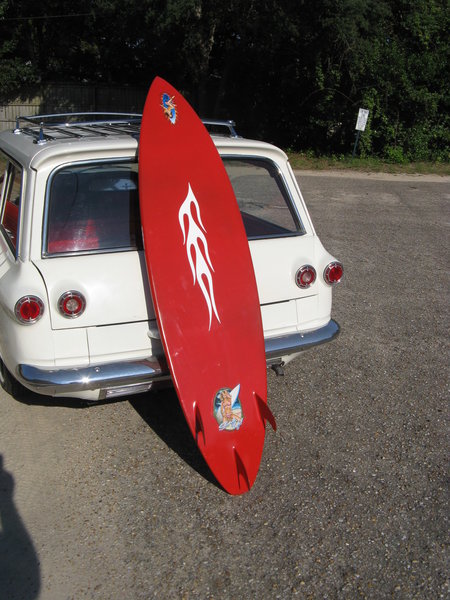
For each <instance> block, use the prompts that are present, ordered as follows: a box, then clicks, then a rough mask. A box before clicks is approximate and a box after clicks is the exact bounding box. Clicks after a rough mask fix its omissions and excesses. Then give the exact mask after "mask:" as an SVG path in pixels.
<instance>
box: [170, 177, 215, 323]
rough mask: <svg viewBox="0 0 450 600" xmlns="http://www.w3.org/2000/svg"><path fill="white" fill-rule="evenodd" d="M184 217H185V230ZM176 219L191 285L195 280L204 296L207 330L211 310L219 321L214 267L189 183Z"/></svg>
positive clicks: (210, 320) (198, 208)
mask: <svg viewBox="0 0 450 600" xmlns="http://www.w3.org/2000/svg"><path fill="white" fill-rule="evenodd" d="M193 206H194V207H195V212H196V213H197V220H198V224H197V222H196V220H195V216H194V214H193V211H192V207H193ZM185 217H187V232H186V222H185ZM178 220H179V222H180V227H181V231H182V232H183V244H184V245H185V246H186V253H187V258H188V261H189V266H190V267H191V271H192V276H193V278H194V283H193V285H195V283H196V282H197V283H198V285H199V286H200V289H201V291H202V293H203V296H204V297H205V301H206V305H207V307H208V312H209V330H211V324H212V316H213V312H214V314H215V316H216V318H217V320H218V321H219V323H220V319H219V315H218V314H217V308H216V301H215V299H214V287H213V279H212V273H211V271H214V268H213V266H212V263H211V259H210V257H209V250H208V243H207V241H206V236H205V233H206V229H205V227H204V225H203V223H202V218H201V215H200V206H199V204H198V202H197V198H196V197H195V195H194V192H193V191H192V189H191V184H190V183H189V184H188V193H187V196H186V198H185V200H184V202H183V204H182V205H181V206H180V210H179V211H178ZM199 241H201V242H202V244H203V250H204V252H203V253H202V249H201V248H200V246H199ZM192 249H194V254H195V265H194V259H193V256H192ZM205 278H206V281H207V282H208V288H209V289H207V287H206V285H205Z"/></svg>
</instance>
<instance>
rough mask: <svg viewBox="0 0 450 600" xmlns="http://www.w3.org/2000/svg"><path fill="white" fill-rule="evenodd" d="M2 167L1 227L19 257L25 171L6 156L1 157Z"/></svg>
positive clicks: (0, 176)
mask: <svg viewBox="0 0 450 600" xmlns="http://www.w3.org/2000/svg"><path fill="white" fill-rule="evenodd" d="M0 165H1V175H0V178H1V185H2V196H1V197H2V203H1V219H0V227H1V230H2V232H3V234H4V235H5V237H6V240H7V242H8V244H9V245H10V247H11V249H12V250H13V252H14V254H15V255H17V238H18V234H19V214H20V201H21V195H22V175H23V170H22V167H20V166H19V165H18V164H16V163H14V162H12V161H10V160H9V159H8V158H7V157H6V156H4V155H0Z"/></svg>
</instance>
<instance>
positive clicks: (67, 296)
mask: <svg viewBox="0 0 450 600" xmlns="http://www.w3.org/2000/svg"><path fill="white" fill-rule="evenodd" d="M58 308H59V312H60V313H61V314H62V315H63V317H68V318H72V319H74V318H75V317H79V316H80V315H81V314H82V313H83V312H84V309H85V308H86V300H85V299H84V296H83V294H81V293H80V292H76V291H74V290H71V291H70V292H65V293H64V294H62V296H60V298H59V300H58Z"/></svg>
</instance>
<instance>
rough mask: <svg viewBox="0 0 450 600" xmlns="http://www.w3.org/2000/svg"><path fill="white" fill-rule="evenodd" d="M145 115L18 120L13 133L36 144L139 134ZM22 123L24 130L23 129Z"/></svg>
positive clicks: (93, 114) (64, 115)
mask: <svg viewBox="0 0 450 600" xmlns="http://www.w3.org/2000/svg"><path fill="white" fill-rule="evenodd" d="M141 121H142V115H141V114H139V113H109V112H89V113H54V114H45V115H34V116H25V117H22V116H18V117H17V118H16V128H15V129H14V133H16V134H21V133H24V134H26V135H29V136H31V137H33V138H34V142H35V143H36V144H45V143H46V142H49V141H52V140H55V139H58V138H59V139H64V138H85V137H90V136H100V137H108V136H109V135H117V134H122V135H123V134H128V135H134V136H135V135H136V134H138V133H139V128H140V124H141ZM22 123H23V125H24V126H21V125H22Z"/></svg>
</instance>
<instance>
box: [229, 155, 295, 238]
mask: <svg viewBox="0 0 450 600" xmlns="http://www.w3.org/2000/svg"><path fill="white" fill-rule="evenodd" d="M222 159H223V163H224V165H225V169H226V171H227V174H228V177H229V178H230V182H231V185H232V186H233V190H234V193H235V196H236V200H237V203H238V205H239V208H240V211H241V215H242V220H243V222H244V227H245V230H246V233H247V237H248V238H249V239H259V238H267V237H286V236H293V235H302V234H303V233H305V231H304V229H303V226H302V223H301V221H300V216H299V215H298V213H297V211H296V209H295V207H294V204H293V200H292V198H291V197H290V194H289V191H288V189H287V187H286V184H285V182H284V180H283V177H282V175H281V174H280V172H279V169H278V167H277V165H276V164H275V163H273V162H272V161H270V160H267V159H264V158H255V157H239V158H238V157H229V156H224V157H222Z"/></svg>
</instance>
